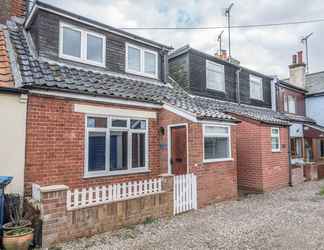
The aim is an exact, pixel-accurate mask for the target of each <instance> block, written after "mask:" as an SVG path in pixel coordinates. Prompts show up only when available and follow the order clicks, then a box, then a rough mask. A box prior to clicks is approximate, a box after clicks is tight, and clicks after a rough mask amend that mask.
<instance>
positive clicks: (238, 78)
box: [235, 68, 242, 105]
mask: <svg viewBox="0 0 324 250" xmlns="http://www.w3.org/2000/svg"><path fill="white" fill-rule="evenodd" d="M241 71H242V69H241V68H239V69H238V70H236V72H235V73H236V100H237V103H238V104H239V105H241V96H240V73H241Z"/></svg>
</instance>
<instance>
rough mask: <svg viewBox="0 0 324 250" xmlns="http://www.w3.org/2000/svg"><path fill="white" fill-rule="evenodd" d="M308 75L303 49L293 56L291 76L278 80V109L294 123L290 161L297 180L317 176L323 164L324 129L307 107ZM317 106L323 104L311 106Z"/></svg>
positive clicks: (291, 135)
mask: <svg viewBox="0 0 324 250" xmlns="http://www.w3.org/2000/svg"><path fill="white" fill-rule="evenodd" d="M307 78H308V75H307V74H306V65H305V63H304V61H303V52H302V51H299V52H298V53H297V55H293V57H292V64H291V65H289V79H288V80H285V81H277V82H276V98H277V102H276V103H277V106H276V109H277V111H279V112H284V113H285V114H286V115H287V116H288V118H289V121H290V122H291V123H292V126H291V127H290V138H291V139H290V148H291V164H292V168H293V172H294V173H295V181H296V182H302V181H303V179H304V178H306V180H313V179H317V176H318V168H320V167H321V165H323V163H321V161H320V153H321V152H320V144H321V137H322V136H323V135H324V134H323V132H324V128H323V127H321V126H320V125H318V124H317V123H316V122H317V121H316V119H314V116H312V115H311V112H309V110H308V109H307V105H308V104H307V96H308V95H309V90H310V89H311V88H310V87H307V84H306V83H307V81H306V79H307ZM308 82H311V81H310V80H308ZM313 84H314V82H313ZM310 85H311V84H310ZM318 107H320V106H318V104H315V103H314V104H312V105H311V108H312V109H314V110H315V109H318Z"/></svg>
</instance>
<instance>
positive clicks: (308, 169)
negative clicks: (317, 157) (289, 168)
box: [304, 163, 318, 181]
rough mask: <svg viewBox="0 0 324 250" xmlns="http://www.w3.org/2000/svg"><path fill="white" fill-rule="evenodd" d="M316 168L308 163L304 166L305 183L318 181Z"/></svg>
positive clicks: (314, 164) (313, 164)
mask: <svg viewBox="0 0 324 250" xmlns="http://www.w3.org/2000/svg"><path fill="white" fill-rule="evenodd" d="M317 167H318V166H317V165H316V163H309V164H306V165H305V166H304V177H305V179H306V180H307V181H314V180H318V168H317Z"/></svg>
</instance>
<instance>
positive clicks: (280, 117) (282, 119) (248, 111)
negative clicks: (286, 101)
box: [195, 96, 289, 125]
mask: <svg viewBox="0 0 324 250" xmlns="http://www.w3.org/2000/svg"><path fill="white" fill-rule="evenodd" d="M195 100H196V102H197V103H199V105H200V106H203V107H206V108H207V107H209V108H214V109H218V110H220V111H222V112H224V113H228V114H235V115H239V116H242V117H246V118H249V119H252V120H257V121H261V122H264V123H268V124H277V125H288V124H289V119H288V117H287V116H286V115H285V114H282V113H279V112H275V111H273V110H271V109H268V108H261V107H255V106H250V105H245V104H241V105H239V104H237V103H233V102H225V101H219V100H214V99H211V98H207V97H198V96H196V97H195Z"/></svg>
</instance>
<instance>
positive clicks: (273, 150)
mask: <svg viewBox="0 0 324 250" xmlns="http://www.w3.org/2000/svg"><path fill="white" fill-rule="evenodd" d="M273 130H277V131H278V134H277V135H276V134H273ZM272 138H278V148H275V149H274V148H273V147H272ZM271 150H272V152H280V128H271Z"/></svg>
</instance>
